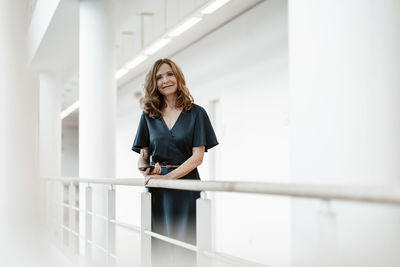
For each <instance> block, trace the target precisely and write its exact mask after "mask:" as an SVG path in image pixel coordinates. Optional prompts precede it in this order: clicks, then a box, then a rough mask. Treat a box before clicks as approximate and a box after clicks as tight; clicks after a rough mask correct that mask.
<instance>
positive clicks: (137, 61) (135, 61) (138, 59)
mask: <svg viewBox="0 0 400 267" xmlns="http://www.w3.org/2000/svg"><path fill="white" fill-rule="evenodd" d="M146 58H147V56H145V55H140V56H138V57H136V58H134V59H133V60H132V61H131V62H129V63H128V64H126V65H125V67H126V68H128V69H133V68H134V67H136V66H137V65H139V64H140V63H142V62H143V61H145V60H146Z"/></svg>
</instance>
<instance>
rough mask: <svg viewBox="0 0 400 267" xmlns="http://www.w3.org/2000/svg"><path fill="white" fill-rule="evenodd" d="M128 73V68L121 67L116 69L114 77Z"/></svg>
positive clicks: (117, 77)
mask: <svg viewBox="0 0 400 267" xmlns="http://www.w3.org/2000/svg"><path fill="white" fill-rule="evenodd" d="M127 73H128V69H127V68H125V67H124V68H121V69H119V70H118V71H117V73H115V79H117V80H118V79H119V78H121V77H122V76H124V75H125V74H127Z"/></svg>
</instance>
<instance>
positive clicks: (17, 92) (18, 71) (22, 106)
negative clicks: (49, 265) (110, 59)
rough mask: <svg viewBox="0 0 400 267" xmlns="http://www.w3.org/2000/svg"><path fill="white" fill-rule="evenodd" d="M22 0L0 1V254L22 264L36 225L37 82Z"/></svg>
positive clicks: (4, 261) (8, 262)
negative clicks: (28, 51) (29, 59)
mask: <svg viewBox="0 0 400 267" xmlns="http://www.w3.org/2000/svg"><path fill="white" fill-rule="evenodd" d="M25 10H26V6H25V2H24V1H0V58H1V60H0V82H1V87H0V124H1V131H0V184H1V186H0V210H1V213H2V215H1V220H0V236H1V240H0V258H1V262H2V265H7V266H19V265H20V266H23V265H25V263H26V262H24V261H25V260H30V259H31V256H32V254H30V255H26V257H25V258H22V257H19V256H17V255H22V254H23V252H24V251H28V250H29V249H30V248H31V247H30V246H29V244H35V240H32V239H31V238H32V237H35V236H34V234H35V232H36V231H37V230H38V212H39V209H38V208H39V179H38V156H37V155H38V130H39V129H38V96H39V92H38V81H37V80H34V76H33V75H32V74H31V73H29V71H28V70H27V67H26V53H25V49H26V47H25V33H26V25H27V23H26V21H25V15H26V14H25Z"/></svg>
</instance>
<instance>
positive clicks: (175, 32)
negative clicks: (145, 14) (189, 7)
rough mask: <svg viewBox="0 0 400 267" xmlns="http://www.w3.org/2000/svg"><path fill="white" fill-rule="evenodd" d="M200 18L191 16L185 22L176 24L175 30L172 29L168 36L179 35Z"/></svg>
mask: <svg viewBox="0 0 400 267" xmlns="http://www.w3.org/2000/svg"><path fill="white" fill-rule="evenodd" d="M200 20H201V18H199V17H193V18H190V19H188V20H187V21H186V22H184V23H182V24H181V25H180V26H178V27H177V28H176V29H175V30H173V31H172V32H171V33H170V34H168V36H171V37H173V36H179V35H180V34H182V33H183V32H185V31H186V30H188V29H190V28H191V27H192V26H193V25H195V24H196V23H197V22H199V21H200Z"/></svg>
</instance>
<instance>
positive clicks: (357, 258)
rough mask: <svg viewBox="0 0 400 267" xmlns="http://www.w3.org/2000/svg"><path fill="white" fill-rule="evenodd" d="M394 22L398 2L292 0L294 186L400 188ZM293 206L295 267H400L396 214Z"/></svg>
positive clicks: (398, 53)
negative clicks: (326, 249)
mask: <svg viewBox="0 0 400 267" xmlns="http://www.w3.org/2000/svg"><path fill="white" fill-rule="evenodd" d="M399 14H400V2H399V1H397V0H384V1H363V0H353V1H346V0H336V1H319V0H307V1H306V0H290V1H289V40H290V42H289V64H290V65H289V66H290V87H291V88H290V90H291V91H290V93H291V95H290V97H291V115H290V127H291V151H292V154H291V166H292V167H291V168H292V170H291V173H292V181H293V182H296V183H297V182H316V183H325V184H333V183H345V184H395V183H397V184H398V183H399V182H400V180H399V177H400V164H399V162H400V138H399V137H400V90H399V88H400V78H399V77H400V76H399V73H400V16H399ZM324 206H325V208H324ZM292 208H293V213H292V215H293V217H292V241H293V242H292V244H293V246H292V256H293V266H398V265H400V262H399V258H398V256H397V255H398V251H400V239H399V238H397V237H398V236H400V227H399V225H398V221H399V220H400V214H399V212H398V210H397V209H395V208H394V207H388V206H380V205H367V204H357V203H344V202H332V203H330V204H329V210H326V203H324V202H322V201H310V200H298V199H296V200H294V201H293V206H292ZM324 209H325V211H326V212H318V211H321V210H324ZM324 214H326V215H324ZM321 216H322V217H324V218H322V217H321ZM328 221H330V222H328ZM321 222H323V225H320V223H321ZM321 231H322V232H324V234H323V236H326V237H330V238H325V240H322V238H321V236H319V235H318V233H321ZM329 231H330V232H332V231H335V233H336V234H334V235H333V234H330V233H328V232H329ZM333 239H334V240H333ZM327 243H329V244H327ZM321 247H323V248H324V247H325V248H329V250H330V251H321V250H320V249H319V248H321ZM321 255H329V258H328V256H326V257H321Z"/></svg>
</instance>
